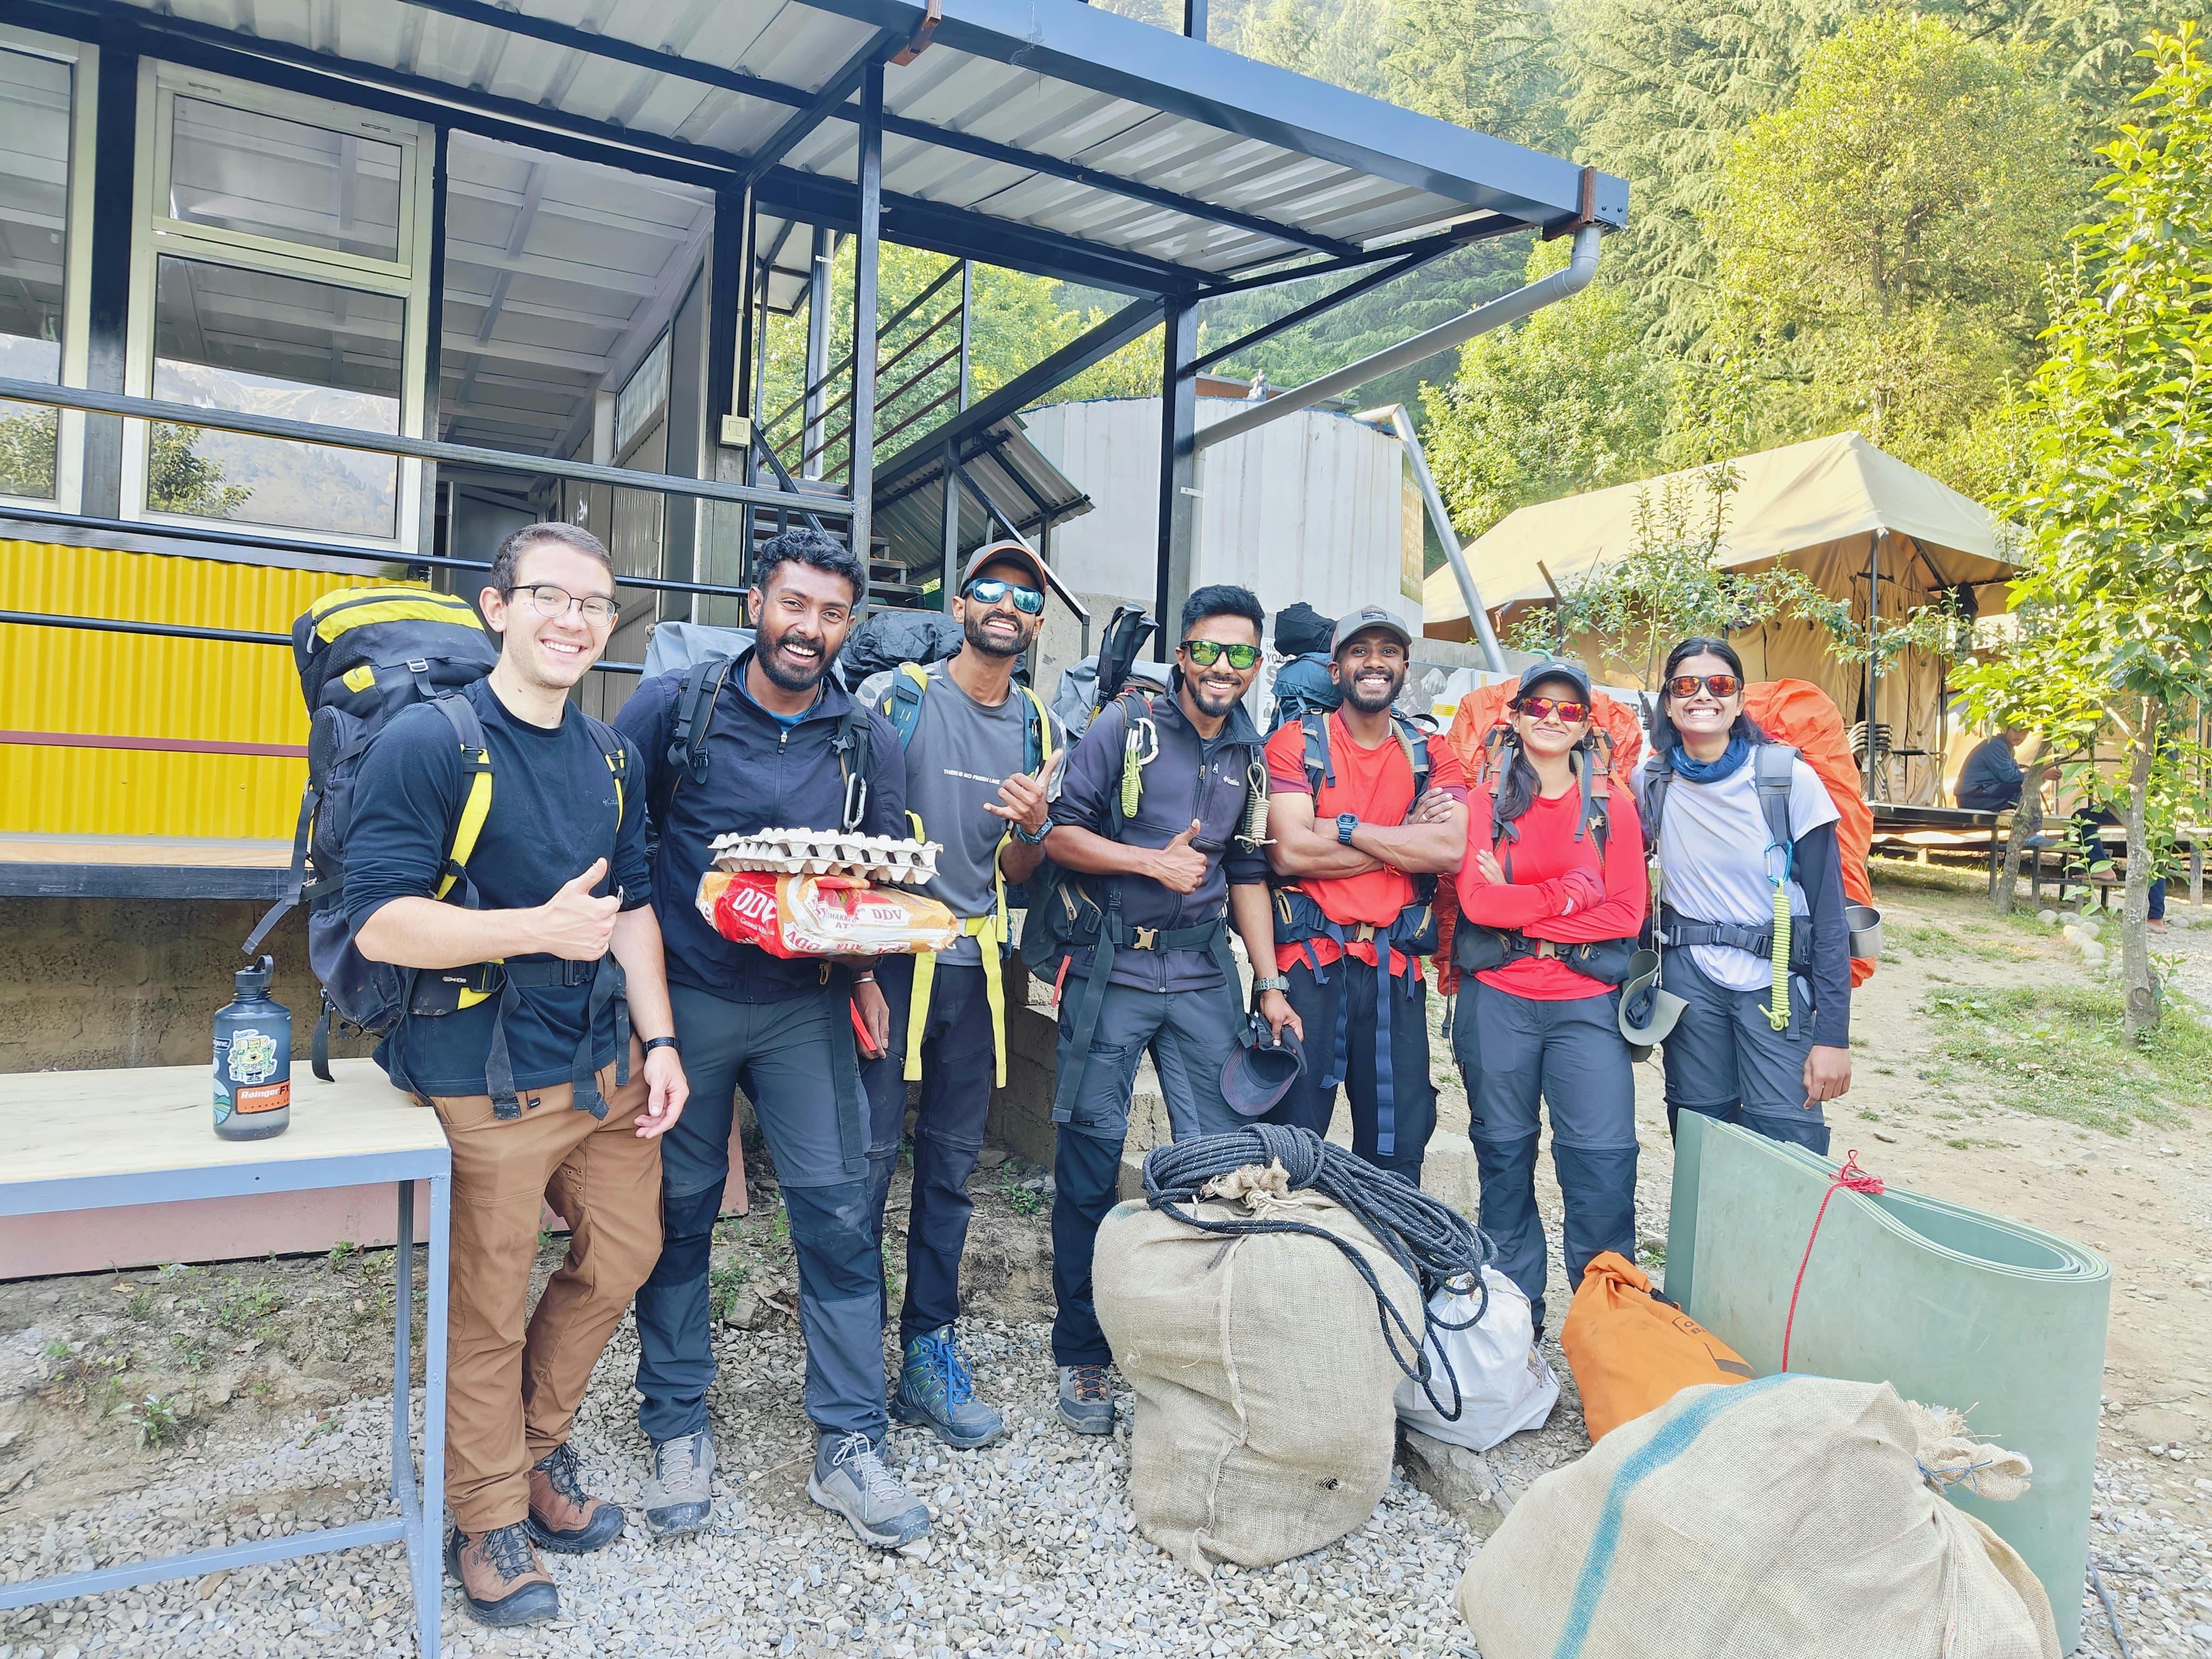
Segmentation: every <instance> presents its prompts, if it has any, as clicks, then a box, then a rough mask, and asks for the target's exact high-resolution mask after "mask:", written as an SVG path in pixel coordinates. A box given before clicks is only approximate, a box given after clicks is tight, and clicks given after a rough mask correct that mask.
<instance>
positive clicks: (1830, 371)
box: [1707, 11, 2080, 460]
mask: <svg viewBox="0 0 2212 1659" xmlns="http://www.w3.org/2000/svg"><path fill="white" fill-rule="evenodd" d="M2067 129H2068V119H2067V117H2066V115H2065V113H2064V112H2063V109H2062V107H2061V106H2060V105H2059V102H2058V100H2057V99H2056V98H2055V97H2054V96H2053V95H2052V94H2051V92H2050V91H2049V90H2048V89H2047V88H2046V87H2045V85H2044V83H2043V82H2042V79H2041V77H2040V75H2039V70H2038V69H2037V67H2036V64H2035V61H2034V57H2033V52H2031V51H2030V50H2029V49H2028V48H2027V47H2025V46H1995V45H1985V44H1982V43H1978V42H1976V41H1973V40H1969V39H1968V38H1967V37H1966V35H1965V34H1963V33H1960V31H1959V30H1958V29H1957V28H1955V27H1953V26H1952V25H1950V24H1949V23H1947V22H1944V21H1941V20H1939V19H1936V18H1929V17H1915V16H1910V15H1905V14H1901V13H1895V12H1887V11H1884V12H1875V13H1872V14H1869V15H1867V16H1864V17H1860V18H1857V19H1855V20H1853V21H1851V22H1850V23H1849V24H1848V25H1846V26H1845V27H1844V29H1843V30H1842V32H1841V33H1838V34H1837V35H1836V36H1835V37H1834V38H1833V39H1832V40H1828V41H1826V43H1824V44H1823V45H1822V46H1820V47H1819V48H1818V49H1817V50H1816V51H1814V53H1813V54H1812V56H1811V58H1810V59H1809V60H1808V63H1807V64H1806V65H1805V69H1804V72H1803V76H1802V80H1801V82H1800V83H1799V85H1798V87H1797V89H1796V93H1795V94H1793V96H1792V97H1791V98H1790V100H1789V101H1788V102H1787V103H1786V104H1785V105H1784V106H1783V107H1781V108H1780V109H1778V110H1777V111H1776V112H1773V113H1771V114H1769V115H1765V116H1761V117H1759V118H1757V119H1755V120H1753V122H1752V123H1751V124H1750V125H1748V126H1747V128H1746V129H1745V130H1744V131H1743V132H1742V134H1741V136H1740V137H1737V138H1736V139H1735V141H1734V142H1733V143H1732V144H1731V145H1730V147H1729V152H1728V154H1727V156H1726V159H1725V161H1724V162H1723V167H1722V173H1721V192H1720V196H1719V198H1718V200H1717V203H1716V204H1714V206H1713V207H1712V208H1711V210H1710V211H1709V213H1708V215H1707V219H1708V223H1709V227H1710V231H1711V238H1712V242H1713V246H1714V250H1715V252H1717V255H1718V258H1719V267H1720V271H1721V277H1720V294H1721V298H1722V307H1721V310H1722V314H1723V317H1724V318H1725V320H1726V323H1727V325H1728V326H1729V330H1730V332H1731V334H1732V336H1733V337H1735V338H1737V339H1738V340H1740V341H1741V349H1742V350H1743V351H1744V352H1745V353H1746V354H1747V355H1748V356H1751V357H1752V358H1753V359H1754V360H1755V361H1757V362H1759V364H1760V365H1761V366H1762V368H1763V372H1764V375H1765V379H1766V380H1767V383H1768V384H1767V392H1768V398H1769V402H1770V407H1771V417H1770V422H1769V424H1770V428H1771V431H1770V441H1788V440H1790V439H1791V438H1796V437H1802V436H1810V435H1815V434H1818V433H1820V432H1826V431H1831V430H1834V429H1836V428H1839V427H1844V426H1849V425H1857V426H1858V427H1859V428H1861V429H1862V430H1863V431H1864V432H1865V433H1866V434H1867V435H1868V436H1869V438H1870V439H1872V440H1873V441H1875V442H1876V443H1878V444H1881V445H1883V446H1885V447H1889V448H1891V449H1893V450H1895V451H1897V452H1898V453H1902V454H1904V455H1905V457H1906V458H1907V459H1914V460H1922V459H1931V458H1933V457H1936V456H1937V455H1940V454H1942V453H1943V440H1944V439H1946V438H1948V436H1949V435H1952V434H1954V433H1957V432H1959V431H1960V430H1961V429H1962V428H1966V427H1968V426H1970V425H1971V424H1972V422H1973V420H1974V418H1975V416H1976V415H1977V414H1978V412H1979V411H1981V410H1984V409H1986V408H1988V407H1990V405H1991V404H1995V403H1996V402H1997V401H1998V399H1999V398H2001V396H2002V387H2003V386H2004V385H2005V384H2006V382H2007V380H2008V377H2009V376H2010V375H2012V374H2014V373H2015V372H2017V371H2019V370H2021V369H2024V368H2026V367H2027V362H2029V360H2030V359H2031V357H2032V354H2033V339H2034V337H2035V334H2036V331H2037V329H2038V328H2039V325H2040V320H2041V319H2040V312H2041V306H2040V303H2039V301H2040V297H2041V296H2040V291H2039V290H2040V284H2039V276H2040V272H2041V270H2042V267H2043V264H2044V262H2045V259H2046V258H2048V257H2049V256H2050V255H2051V253H2052V252H2054V251H2055V250H2056V249H2057V247H2059V246H2061V243H2062V241H2063V236H2064V233H2065V228H2066V226H2067V225H2068V224H2069V222H2071V221H2072V219H2073V218H2074V216H2075V215H2074V212H2073V204H2074V201H2075V196H2076V191H2075V184H2076V180H2077V179H2078V178H2079V177H2080V174H2079V173H2078V172H2077V170H2076V168H2075V165H2074V161H2073V159H2072V152H2071V147H2070V146H2069V144H2068V143H2066V142H2065V135H2066V132H2067ZM2054 137H2056V138H2057V140H2058V142H2055V143H2054V142H2053V139H2054Z"/></svg>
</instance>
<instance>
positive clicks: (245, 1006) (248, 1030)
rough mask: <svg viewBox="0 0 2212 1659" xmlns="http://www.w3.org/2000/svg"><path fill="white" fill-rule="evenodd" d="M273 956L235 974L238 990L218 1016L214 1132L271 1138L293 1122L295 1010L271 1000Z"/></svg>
mask: <svg viewBox="0 0 2212 1659" xmlns="http://www.w3.org/2000/svg"><path fill="white" fill-rule="evenodd" d="M275 972H276V958H275V957H262V958H261V960H260V961H258V962H257V963H254V964H253V966H252V967H251V968H241V969H239V970H238V973H237V975H235V978H236V982H237V987H238V994H237V995H236V996H234V997H233V998H232V999H231V1000H230V1004H229V1006H228V1007H224V1008H221V1009H218V1010H217V1011H216V1017H215V1132H216V1133H217V1134H219V1135H221V1136H222V1138H223V1139H225V1140H266V1139H269V1137H270V1136H271V1135H281V1134H283V1133H284V1129H285V1127H286V1126H287V1125H288V1124H289V1123H290V1122H291V1121H292V1011H291V1010H290V1009H289V1008H287V1007H285V1006H283V1004H282V1003H278V1002H272V1001H270V999H269V977H270V975H271V974H273V973H275Z"/></svg>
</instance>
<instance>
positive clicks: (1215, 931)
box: [1052, 892, 1243, 1123]
mask: <svg viewBox="0 0 2212 1659" xmlns="http://www.w3.org/2000/svg"><path fill="white" fill-rule="evenodd" d="M1084 904H1085V909H1086V911H1087V912H1088V913H1089V914H1090V915H1096V916H1097V921H1095V922H1093V923H1091V925H1090V926H1089V927H1085V928H1084V929H1083V932H1082V933H1079V934H1078V935H1076V936H1075V937H1074V938H1073V939H1071V940H1070V945H1071V947H1072V948H1074V949H1080V948H1082V946H1081V940H1082V939H1083V938H1084V937H1085V936H1086V935H1087V936H1088V938H1089V939H1090V941H1091V972H1090V974H1089V975H1088V976H1087V977H1086V978H1085V981H1084V986H1083V1000H1081V1001H1080V1002H1079V1003H1078V1004H1077V1005H1076V1010H1075V1030H1074V1033H1073V1041H1074V1047H1073V1050H1072V1051H1071V1052H1072V1053H1073V1054H1074V1055H1075V1056H1076V1061H1077V1063H1076V1064H1075V1066H1073V1067H1072V1068H1071V1069H1070V1071H1069V1072H1067V1073H1063V1074H1062V1075H1061V1076H1060V1078H1059V1079H1057V1081H1056V1083H1055V1085H1054V1090H1053V1100H1052V1121H1054V1123H1066V1122H1068V1121H1071V1120H1072V1119H1073V1116H1074V1115H1075V1097H1076V1094H1077V1092H1078V1091H1079V1089H1080V1087H1081V1085H1082V1082H1083V1077H1084V1073H1085V1072H1087V1071H1089V1070H1090V1067H1091V1039H1092V1038H1093V1037H1094V1036H1097V1030H1098V1011H1099V1009H1100V1008H1101V1007H1102V1006H1104V1004H1105V1001H1106V986H1107V982H1108V981H1109V980H1110V979H1111V978H1112V977H1113V975H1114V957H1115V952H1116V951H1206V952H1207V953H1209V954H1210V955H1211V956H1212V957H1213V963H1214V966H1215V967H1216V968H1218V969H1220V970H1221V977H1222V992H1223V994H1225V996H1227V997H1228V999H1229V1004H1230V1016H1231V1023H1232V1024H1233V1023H1234V1022H1235V1020H1236V1019H1237V1018H1238V1017H1240V1016H1241V1014H1242V1012H1243V1010H1242V1008H1241V1007H1240V1006H1239V1004H1240V1003H1241V1001H1242V996H1241V993H1242V991H1243V980H1242V979H1241V978H1240V977H1239V976H1238V975H1237V958H1236V957H1234V956H1233V955H1231V952H1230V949H1229V918H1228V915H1227V913H1226V912H1224V913H1223V914H1222V915H1218V916H1216V917H1215V918H1214V919H1213V920H1212V921H1204V922H1198V923H1195V924H1194V925H1193V926H1191V927H1131V926H1129V924H1128V923H1127V922H1125V921H1122V920H1121V895H1120V894H1119V893H1118V892H1117V893H1116V894H1115V896H1113V897H1112V898H1111V899H1109V901H1108V902H1107V908H1105V909H1103V910H1101V909H1099V908H1098V907H1097V905H1096V904H1095V903H1093V902H1091V900H1090V898H1089V897H1088V896H1085V900H1084ZM1085 920H1088V917H1087V916H1086V918H1085ZM1079 926H1081V924H1080V923H1079Z"/></svg>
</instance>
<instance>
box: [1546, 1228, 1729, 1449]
mask: <svg viewBox="0 0 2212 1659" xmlns="http://www.w3.org/2000/svg"><path fill="white" fill-rule="evenodd" d="M1559 1346H1560V1347H1561V1348H1563V1349H1565V1351H1566V1356H1567V1366H1568V1369H1570V1370H1572V1371H1573V1372H1574V1374H1575V1387H1576V1388H1577V1389H1580V1390H1581V1391H1582V1396H1583V1425H1584V1426H1585V1427H1586V1428H1588V1429H1589V1437H1590V1438H1591V1440H1592V1441H1597V1440H1601V1439H1603V1438H1604V1437H1606V1436H1607V1435H1608V1434H1610V1433H1612V1432H1613V1430H1615V1429H1617V1428H1619V1427H1620V1425H1622V1424H1623V1423H1626V1422H1627V1421H1628V1419H1631V1418H1632V1417H1641V1416H1643V1415H1644V1413H1646V1412H1648V1411H1651V1410H1653V1409H1655V1408H1656V1407H1660V1406H1663V1405H1665V1404H1666V1403H1667V1402H1668V1401H1669V1400H1672V1399H1673V1398H1674V1396H1675V1395H1676V1394H1677V1393H1679V1392H1680V1390H1682V1389H1686V1388H1691V1387H1692V1386H1694V1385H1695V1384H1697V1383H1741V1382H1743V1381H1745V1380H1746V1379H1747V1378H1748V1377H1749V1376H1751V1367H1750V1366H1748V1365H1747V1364H1744V1363H1743V1356H1742V1355H1741V1354H1739V1353H1738V1352H1736V1351H1735V1349H1734V1348H1731V1347H1730V1346H1729V1345H1728V1344H1727V1343H1725V1342H1723V1341H1722V1340H1720V1338H1718V1337H1717V1336H1715V1335H1714V1334H1712V1333H1711V1331H1709V1330H1707V1329H1706V1328H1705V1327H1704V1326H1703V1325H1700V1324H1699V1323H1698V1322H1697V1321H1696V1320H1694V1319H1692V1318H1691V1317H1690V1316H1689V1315H1687V1314H1686V1313H1684V1312H1683V1311H1682V1310H1680V1308H1678V1307H1676V1306H1675V1305H1674V1304H1673V1303H1671V1302H1662V1301H1661V1300H1660V1299H1659V1298H1658V1297H1656V1296H1654V1295H1653V1294H1652V1293H1651V1281H1650V1279H1648V1278H1647V1277H1645V1275H1644V1273H1643V1272H1642V1271H1641V1270H1639V1269H1638V1267H1636V1266H1635V1264H1634V1263H1632V1262H1630V1261H1625V1260H1623V1259H1622V1258H1621V1257H1620V1255H1618V1254H1616V1253H1615V1252H1613V1251H1612V1250H1607V1251H1605V1252H1604V1253H1602V1254H1601V1255H1597V1256H1595V1257H1593V1258H1592V1259H1591V1261H1590V1264H1589V1267H1586V1268H1585V1269H1583V1283H1582V1288H1581V1289H1580V1290H1578V1291H1576V1292H1575V1301H1574V1305H1573V1306H1572V1307H1571V1308H1570V1309H1568V1310H1567V1322H1566V1325H1565V1328H1563V1329H1562V1330H1561V1331H1560V1332H1559Z"/></svg>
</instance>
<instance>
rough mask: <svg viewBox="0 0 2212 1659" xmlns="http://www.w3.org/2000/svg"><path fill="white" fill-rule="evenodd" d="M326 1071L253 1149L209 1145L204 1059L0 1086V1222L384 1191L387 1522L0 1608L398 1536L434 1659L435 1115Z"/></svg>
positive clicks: (443, 1217)
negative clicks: (421, 1229)
mask: <svg viewBox="0 0 2212 1659" xmlns="http://www.w3.org/2000/svg"><path fill="white" fill-rule="evenodd" d="M333 1070H334V1072H335V1073H336V1077H337V1081H336V1082H335V1083H332V1084H321V1083H317V1082H315V1081H313V1079H309V1078H307V1076H306V1075H305V1073H304V1070H303V1072H302V1074H301V1076H300V1077H298V1078H296V1079H295V1080H294V1085H293V1093H292V1121H291V1125H290V1127H289V1128H287V1129H286V1130H285V1131H284V1133H282V1134H280V1135H276V1136H274V1137H272V1138H271V1139H267V1140H224V1139H219V1138H218V1137H217V1136H216V1133H215V1128H214V1111H213V1108H212V1103H211V1093H212V1091H213V1087H214V1073H213V1068H212V1067H211V1066H146V1067H131V1068H127V1069H123V1070H117V1071H99V1072H34V1073H18V1074H16V1075H14V1076H7V1077H0V1146H6V1147H7V1148H8V1156H7V1158H5V1159H4V1160H0V1216H19V1215H52V1214H55V1213H58V1212H64V1211H70V1210H86V1209H102V1208H110V1207H113V1206H118V1205H134V1204H137V1205H143V1204H157V1203H168V1202H173V1201H176V1200H185V1199H196V1198H231V1197H238V1196H241V1195H246V1194H271V1193H296V1192H305V1191H308V1190H312V1189H313V1188H325V1187H359V1186H368V1185H373V1184H377V1183H381V1182H391V1183H392V1185H393V1186H394V1187H395V1188H397V1189H398V1203H399V1225H398V1252H397V1255H396V1257H395V1261H396V1263H397V1268H398V1285H397V1293H396V1294H395V1295H394V1297H393V1298H392V1302H393V1314H392V1319H393V1333H392V1498H393V1501H394V1503H395V1504H396V1505H397V1507H398V1514H396V1515H393V1516H387V1517H386V1518H384V1519H381V1520H376V1521H363V1522H356V1524H354V1525H352V1526H345V1527H327V1528H320V1529H319V1530H316V1531H313V1532H299V1533H292V1534H288V1535H286V1536H284V1537H282V1538H270V1539H263V1540H258V1541H254V1542H252V1543H245V1544H230V1545H226V1546H224V1547H222V1548H219V1549H205V1550H195V1551H192V1552H191V1553H189V1554H185V1555H169V1556H160V1557H155V1558H153V1559H146V1560H139V1561H118V1562H115V1563H112V1564H111V1565H106V1566H95V1567H94V1568H93V1569H92V1570H91V1571H88V1572H72V1573H63V1574H59V1575H57V1576H55V1577H49V1578H37V1579H32V1580H30V1581H28V1582H27V1583H15V1584H0V1609H5V1608H10V1607H32V1606H34V1605H36V1604H38V1603H40V1602H42V1601H60V1600H63V1599H64V1598H66V1597H69V1596H76V1595H94V1594H97V1593H99V1592H100V1591H103V1590H112V1589H126V1588H128V1587H129V1586H131V1585H133V1584H146V1583H155V1582H157V1581H159V1580H162V1579H169V1578H188V1577H197V1576H199V1575H200V1574H202V1573H208V1572H214V1571H219V1570H221V1569H222V1568H226V1567H244V1566H251V1565H254V1564H255V1563H257V1562H262V1561H283V1560H290V1559H295V1558H297V1557H300V1556H307V1555H319V1554H321V1553H325V1552H326V1551H330V1550H343V1549H353V1548H356V1547H359V1546H362V1545H365V1544H385V1543H390V1542H392V1541H396V1540H404V1541H405V1543H406V1545H407V1565H408V1577H409V1581H410V1585H411V1587H412V1589H413V1591H414V1598H415V1622H416V1633H417V1639H418V1641H419V1642H420V1644H421V1647H422V1656H423V1659H437V1652H438V1619H439V1600H440V1595H441V1573H442V1559H441V1558H442V1546H443V1543H444V1532H445V1516H444V1510H445V1504H444V1490H445V1462H446V1272H447V1259H446V1258H447V1239H448V1223H449V1218H450V1213H451V1205H452V1197H453V1154H452V1153H451V1152H449V1151H448V1150H447V1146H446V1137H445V1132H444V1131H443V1130H442V1129H441V1127H439V1124H438V1119H437V1115H436V1114H435V1113H433V1112H429V1111H426V1110H425V1109H422V1107H419V1106H417V1105H416V1104H414V1103H413V1102H412V1101H410V1099H408V1097H406V1096H404V1095H403V1094H401V1093H400V1092H399V1091H398V1090H396V1089H394V1088H393V1087H392V1085H390V1084H389V1083H387V1082H386V1080H385V1077H384V1074H383V1073H381V1072H380V1071H379V1070H378V1069H377V1068H376V1067H375V1066H374V1065H373V1064H371V1063H370V1062H369V1061H368V1060H341V1061H339V1062H337V1065H336V1066H334V1067H333ZM417 1181H427V1182H429V1188H430V1216H429V1240H428V1242H429V1246H430V1260H429V1267H428V1273H427V1275H426V1277H427V1279H428V1285H427V1286H426V1289H427V1291H428V1297H427V1301H428V1318H427V1321H426V1323H425V1325H424V1328H423V1337H422V1346H423V1395H424V1399H423V1407H424V1409H423V1430H422V1480H421V1484H420V1486H419V1487H418V1486H417V1485H416V1476H415V1458H414V1449H413V1446H412V1444H411V1441H410V1435H409V1432H408V1393H409V1377H410V1363H411V1359H412V1355H411V1354H410V1340H411V1316H412V1312H413V1309H414V1302H415V1283H414V1271H415V1250H414V1243H415V1183H416V1182H417Z"/></svg>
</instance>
